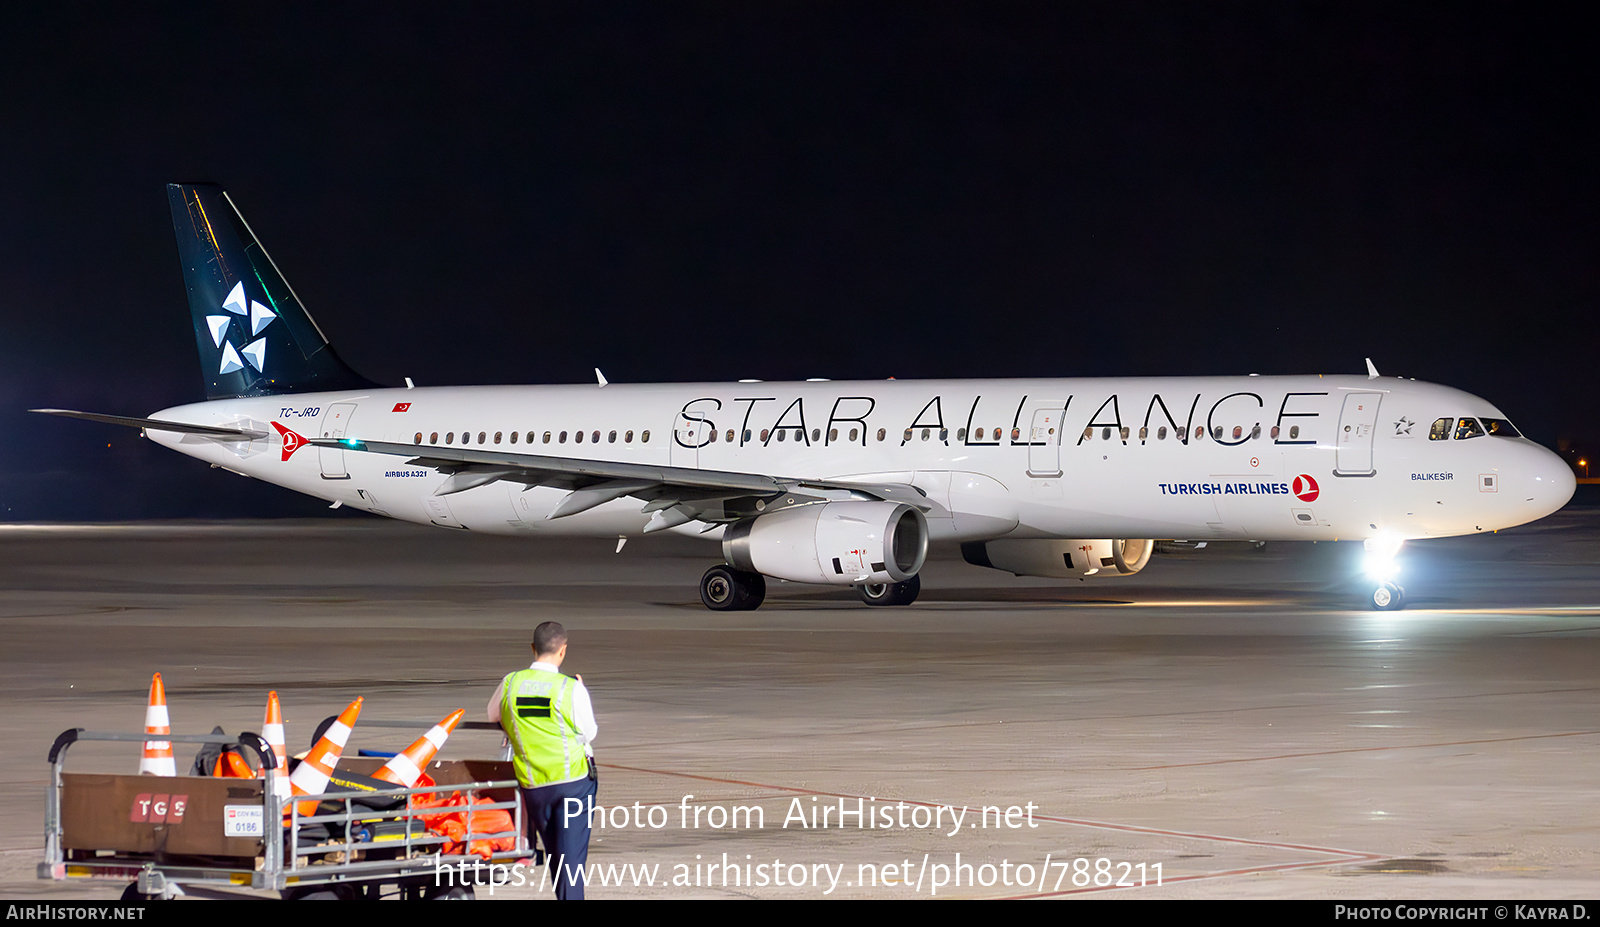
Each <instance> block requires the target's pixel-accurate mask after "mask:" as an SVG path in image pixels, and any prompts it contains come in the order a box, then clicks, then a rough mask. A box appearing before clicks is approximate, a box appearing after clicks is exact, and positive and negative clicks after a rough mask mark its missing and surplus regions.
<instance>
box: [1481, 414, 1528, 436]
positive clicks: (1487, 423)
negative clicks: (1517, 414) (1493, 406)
mask: <svg viewBox="0 0 1600 927" xmlns="http://www.w3.org/2000/svg"><path fill="white" fill-rule="evenodd" d="M1483 428H1484V430H1485V431H1487V432H1489V434H1492V435H1494V436H1496V437H1500V438H1520V437H1522V435H1521V433H1519V432H1518V431H1517V429H1516V428H1514V427H1512V425H1511V423H1510V422H1508V421H1506V420H1505V419H1503V418H1486V419H1484V420H1483Z"/></svg>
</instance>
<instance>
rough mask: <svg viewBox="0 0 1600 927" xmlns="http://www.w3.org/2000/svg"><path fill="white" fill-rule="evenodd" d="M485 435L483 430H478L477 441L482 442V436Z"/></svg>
mask: <svg viewBox="0 0 1600 927" xmlns="http://www.w3.org/2000/svg"><path fill="white" fill-rule="evenodd" d="M485 437H487V435H485V434H484V433H483V432H481V431H480V432H478V443H479V444H482V443H483V439H484V438H485Z"/></svg>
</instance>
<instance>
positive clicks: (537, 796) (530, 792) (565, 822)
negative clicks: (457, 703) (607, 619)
mask: <svg viewBox="0 0 1600 927" xmlns="http://www.w3.org/2000/svg"><path fill="white" fill-rule="evenodd" d="M533 656H534V661H533V665H532V666H530V667H528V668H527V669H525V670H519V671H517V672H515V673H512V674H511V675H509V676H507V677H506V678H505V679H503V680H501V682H500V688H498V689H496V690H495V693H494V698H491V699H490V700H489V708H488V714H489V720H490V721H496V722H499V724H500V727H501V729H502V730H504V731H505V732H506V739H507V740H509V741H510V742H511V751H512V764H513V765H514V766H515V768H516V771H517V784H518V785H520V786H521V787H522V800H523V804H524V806H525V808H526V809H527V815H528V843H529V844H530V845H531V844H532V843H533V835H534V834H538V835H539V839H540V840H541V841H543V843H544V852H545V855H546V856H547V857H548V858H549V866H550V875H551V880H552V881H553V882H554V883H555V887H556V897H557V898H559V899H561V900H563V901H566V900H572V901H582V900H583V884H584V877H585V875H584V874H585V869H586V867H587V865H588V861H589V810H590V809H591V808H593V807H594V798H595V793H596V787H597V785H598V781H597V779H596V776H595V767H594V750H593V747H592V746H591V744H593V743H594V738H595V734H596V733H597V732H598V731H599V726H598V725H597V724H596V723H595V720H594V706H593V705H592V704H590V702H589V690H588V689H586V688H584V686H583V677H582V676H576V677H574V676H566V675H563V674H562V673H561V662H562V661H563V660H565V659H566V658H567V630H566V628H563V627H562V626H561V625H560V624H559V623H557V622H554V621H546V622H544V623H543V624H541V625H539V626H538V627H537V628H534V629H533ZM568 799H576V800H577V804H571V805H569V803H568V801H567V800H568ZM577 808H581V809H582V810H581V811H580V812H579V813H577V814H571V813H569V812H570V811H571V810H572V809H577Z"/></svg>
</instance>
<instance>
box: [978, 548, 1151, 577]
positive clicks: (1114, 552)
mask: <svg viewBox="0 0 1600 927" xmlns="http://www.w3.org/2000/svg"><path fill="white" fill-rule="evenodd" d="M1155 546H1156V544H1155V541H1152V540H1148V539H1144V538H1134V539H1127V540H1124V539H1121V538H1108V539H1102V540H1082V539H1071V538H1043V539H1032V538H1001V539H1000V540H998V541H976V542H973V543H970V544H963V545H961V556H963V557H965V558H966V560H967V562H968V563H970V564H973V565H975V566H981V567H989V568H991V569H995V570H1005V571H1006V572H1007V573H1015V574H1016V575H1018V576H1051V577H1056V578H1058V579H1070V578H1073V577H1085V576H1131V575H1133V574H1134V573H1137V572H1139V571H1140V570H1142V569H1144V566H1145V564H1147V563H1149V562H1150V552H1151V551H1153V550H1154V549H1155Z"/></svg>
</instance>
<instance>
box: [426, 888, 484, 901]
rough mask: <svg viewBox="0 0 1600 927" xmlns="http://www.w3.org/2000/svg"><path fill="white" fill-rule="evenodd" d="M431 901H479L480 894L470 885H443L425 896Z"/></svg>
mask: <svg viewBox="0 0 1600 927" xmlns="http://www.w3.org/2000/svg"><path fill="white" fill-rule="evenodd" d="M424 897H426V898H427V899H428V900H429V901H477V900H478V894H477V893H476V892H474V891H473V890H472V886H470V885H441V886H439V887H438V888H436V889H434V890H433V891H430V892H428V893H427V895H425V896H424Z"/></svg>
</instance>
